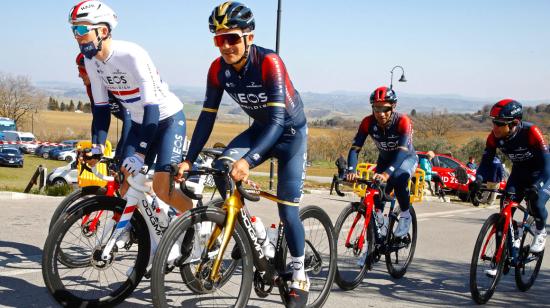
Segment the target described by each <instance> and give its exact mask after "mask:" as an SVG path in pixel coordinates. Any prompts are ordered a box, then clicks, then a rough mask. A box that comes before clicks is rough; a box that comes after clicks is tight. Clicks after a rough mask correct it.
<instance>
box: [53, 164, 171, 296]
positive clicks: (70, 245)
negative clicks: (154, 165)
mask: <svg viewBox="0 0 550 308" xmlns="http://www.w3.org/2000/svg"><path fill="white" fill-rule="evenodd" d="M176 170H177V166H172V175H174V174H175V171H176ZM171 178H172V177H171ZM147 180H148V179H147V175H146V170H145V169H142V170H141V171H140V172H139V173H138V174H136V175H135V176H129V177H128V183H129V186H130V187H129V189H128V192H127V194H126V200H125V199H121V198H118V197H114V196H105V195H96V196H91V197H89V198H86V199H84V200H82V201H80V202H78V203H77V204H75V205H74V206H72V207H71V208H70V209H68V211H66V212H65V213H64V214H62V216H61V217H60V218H59V219H58V220H57V222H56V223H55V224H54V226H53V228H52V230H51V231H50V233H49V234H48V237H47V239H46V242H45V244H44V249H43V255H42V275H43V278H44V282H45V284H46V287H47V288H48V291H49V292H50V293H51V294H52V295H53V297H54V298H55V299H56V300H57V301H58V302H59V303H60V304H61V305H63V306H113V305H115V304H118V303H120V302H122V301H123V300H124V299H125V298H126V297H127V296H129V295H130V294H131V293H132V291H133V290H134V289H135V288H136V286H137V285H138V284H139V282H140V281H141V279H142V278H143V276H144V275H145V274H146V271H147V267H148V265H149V264H150V261H152V256H153V254H154V252H155V251H156V247H157V245H158V243H159V241H160V238H161V236H162V234H163V233H164V230H165V229H166V228H167V227H168V224H169V223H170V221H171V220H172V219H173V217H176V216H177V215H176V213H175V211H174V210H173V209H170V208H169V207H168V206H167V205H166V204H164V203H162V202H158V199H157V198H156V196H155V195H154V194H153V192H152V190H151V187H150V186H148V185H147V183H146V182H147ZM171 187H172V185H171ZM90 221H93V222H94V224H95V225H94V228H90V225H89V223H88V222H90ZM61 254H63V255H66V256H67V258H68V259H69V260H71V262H70V264H65V262H63V260H64V258H62V257H60V255H61ZM172 256H173V257H172V258H173V260H172V262H175V261H176V260H177V259H178V257H180V256H181V253H180V251H178V250H174V251H173V254H172Z"/></svg>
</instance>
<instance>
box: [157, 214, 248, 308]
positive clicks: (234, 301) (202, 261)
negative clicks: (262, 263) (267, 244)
mask: <svg viewBox="0 0 550 308" xmlns="http://www.w3.org/2000/svg"><path fill="white" fill-rule="evenodd" d="M226 215H227V214H226V213H225V212H224V211H222V210H221V209H218V208H214V207H200V208H195V209H192V210H190V211H188V212H186V213H185V214H184V215H182V216H180V217H178V218H177V220H176V221H174V222H173V223H172V224H170V226H169V227H168V229H167V230H166V232H165V233H164V236H163V237H162V239H161V241H160V243H159V246H158V249H157V252H156V254H155V258H154V260H153V267H152V275H151V294H152V296H153V304H154V306H155V307H170V306H179V307H181V306H185V307H195V306H204V307H244V306H246V303H247V302H248V299H249V298H250V292H251V290H252V282H253V260H252V248H251V247H250V243H249V242H248V237H247V236H246V233H245V232H246V231H245V230H244V229H243V227H242V226H241V225H240V224H239V223H237V224H236V225H235V230H234V232H233V235H232V237H231V238H230V242H229V245H228V246H227V248H226V250H225V252H224V255H223V257H222V264H221V267H220V271H219V272H220V275H221V279H220V280H219V281H218V282H217V283H213V284H210V283H209V281H208V279H207V278H208V277H209V275H210V271H211V270H212V265H213V261H214V259H215V258H216V257H217V256H218V253H219V249H218V248H219V246H218V245H216V244H215V245H214V247H213V248H212V249H210V250H209V251H206V250H205V245H193V244H194V243H193V244H191V245H190V246H192V247H189V248H190V249H188V250H187V253H185V254H183V256H182V259H184V258H185V261H182V262H184V264H185V265H184V266H183V267H187V268H188V269H189V272H186V273H185V274H183V273H181V272H180V273H178V272H179V271H180V270H181V267H180V268H176V269H173V270H171V271H167V270H166V269H167V268H170V267H171V265H170V262H169V260H168V259H169V256H170V252H171V251H172V248H173V247H174V245H176V244H177V243H178V241H179V240H182V241H185V238H186V235H187V234H188V232H192V233H197V232H196V226H197V225H198V224H205V223H211V224H212V225H213V226H220V227H221V228H223V225H224V223H225V219H226ZM201 230H202V229H201ZM203 234H204V235H205V236H204V238H205V239H208V238H209V237H210V234H209V233H208V232H205V233H203ZM222 237H223V230H222V233H221V234H220V236H219V237H218V238H219V239H221V238H222ZM187 238H196V237H195V234H193V235H192V236H191V235H189V236H187ZM184 246H185V243H182V251H184V249H183V248H184ZM235 247H237V248H236V249H234V248H235ZM234 250H236V251H239V252H240V256H241V257H240V258H239V259H238V260H234V259H233V258H232V256H231V255H232V252H233V251H234ZM235 262H237V265H236V266H235V267H234V268H233V269H231V270H228V266H227V265H228V264H234V263H235ZM182 278H184V283H182Z"/></svg>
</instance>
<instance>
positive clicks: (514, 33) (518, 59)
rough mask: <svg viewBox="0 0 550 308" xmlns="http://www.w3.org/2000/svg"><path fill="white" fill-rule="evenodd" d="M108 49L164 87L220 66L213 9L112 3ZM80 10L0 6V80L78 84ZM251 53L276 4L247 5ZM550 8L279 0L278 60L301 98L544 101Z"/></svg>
mask: <svg viewBox="0 0 550 308" xmlns="http://www.w3.org/2000/svg"><path fill="white" fill-rule="evenodd" d="M105 2H106V3H107V4H108V5H110V6H111V7H112V8H113V9H114V10H115V11H116V12H117V14H118V16H119V26H118V27H117V29H115V31H114V33H113V36H114V38H115V39H122V40H128V41H133V42H135V43H138V44H140V45H141V46H143V47H144V48H145V49H146V50H148V51H149V53H150V54H151V57H152V58H153V61H154V62H155V63H156V65H157V67H158V69H159V71H160V73H161V75H162V76H163V78H164V79H165V80H166V81H167V82H168V83H169V84H171V85H173V86H176V85H186V86H197V87H204V83H205V80H206V72H207V70H208V67H209V65H210V63H211V62H212V60H213V59H214V58H215V57H217V56H218V52H217V49H215V48H214V47H213V44H212V38H211V34H210V32H209V31H208V26H207V18H208V15H209V13H210V12H211V10H212V8H213V7H214V6H215V5H216V4H219V3H221V1H212V0H195V1H189V0H183V1H182V0H179V1H175V0H171V1H151V0H148V1H145V0H133V1H129V0H125V1H122V0H109V1H105ZM75 3H77V1H67V0H55V1H3V3H2V8H1V10H0V25H1V26H2V30H3V31H2V32H3V33H2V43H1V45H2V47H1V49H0V71H2V72H8V73H12V74H24V75H28V76H30V77H31V78H32V80H33V81H68V82H74V83H77V82H79V80H78V79H77V73H76V69H75V66H74V64H73V63H74V58H75V55H76V53H77V51H78V49H77V45H76V43H75V41H74V39H73V37H72V35H71V33H70V31H69V25H68V23H67V16H68V12H69V9H70V7H71V6H72V5H73V4H75ZM245 3H246V4H247V5H249V6H250V7H251V8H252V10H253V12H254V14H255V16H256V25H257V30H256V43H257V44H258V45H261V46H264V47H268V48H273V49H274V48H275V24H276V5H277V1H275V0H271V1H268V0H248V1H245ZM549 20H550V1H545V0H539V1H535V0H522V1H512V0H500V1H497V0H490V1H489V0H477V1H475V0H454V1H452V0H446V1H444V0H431V1H428V0H425V1H411V0H409V1H407V0H402V1H376V2H374V1H363V0H353V1H351V0H338V1H327V0H317V1H315V0H283V19H282V32H281V56H282V58H283V60H284V62H285V63H286V65H287V68H288V70H289V72H290V76H291V79H292V80H293V82H294V85H295V86H296V88H297V89H298V90H300V91H315V92H329V91H334V90H349V91H361V92H370V91H372V90H373V89H374V88H375V87H377V86H379V85H382V84H387V83H389V70H390V69H391V68H392V67H393V66H394V65H398V64H399V65H402V66H403V67H404V68H405V71H406V76H407V79H408V80H409V82H407V83H405V84H399V87H398V88H397V89H398V90H400V91H403V92H407V93H412V94H414V93H416V94H429V95H438V94H459V95H463V96H469V97H480V98H500V97H514V98H517V99H520V100H523V99H544V98H550V93H549V92H550V91H549V89H550V85H549V82H550V26H549V24H548V21H549Z"/></svg>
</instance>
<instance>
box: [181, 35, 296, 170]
mask: <svg viewBox="0 0 550 308" xmlns="http://www.w3.org/2000/svg"><path fill="white" fill-rule="evenodd" d="M224 90H225V92H227V94H229V96H231V98H233V99H234V100H235V102H237V104H239V106H241V108H242V109H243V110H244V112H245V113H246V114H247V115H249V116H250V117H251V118H252V119H254V123H255V124H256V125H255V126H254V127H258V128H259V129H258V132H257V135H258V136H259V138H257V139H256V140H257V142H255V143H254V144H253V145H252V147H251V149H250V151H248V153H246V154H245V155H244V157H243V158H244V159H245V160H246V161H247V162H248V163H249V164H250V166H251V167H253V166H255V165H257V164H258V163H259V162H261V161H263V160H264V159H265V157H264V156H265V155H266V154H267V153H268V152H269V150H271V149H272V148H273V147H274V146H275V144H276V143H277V141H278V139H279V138H280V137H281V135H282V134H283V131H284V130H285V129H290V128H300V127H303V126H304V125H305V124H306V117H305V114H304V107H303V104H302V100H301V98H300V95H299V94H298V91H296V89H294V86H293V85H292V82H291V81H290V77H289V75H288V73H287V71H286V67H285V65H284V63H283V61H282V60H281V58H279V56H278V55H277V54H276V53H275V52H274V51H272V50H269V49H265V48H262V47H259V46H256V45H251V46H250V52H249V56H248V58H247V60H246V64H245V66H244V67H243V68H242V69H241V71H239V72H237V71H236V70H235V69H234V68H233V66H232V65H230V64H227V63H225V61H224V60H223V58H222V57H219V58H218V59H216V60H215V61H214V62H213V63H212V65H211V66H210V70H209V72H208V81H207V88H206V98H205V101H204V104H203V109H202V112H201V114H200V116H199V119H198V121H197V126H196V128H195V131H194V132H193V137H192V138H191V145H190V147H189V152H188V155H187V160H189V161H190V162H194V161H195V159H196V158H197V156H198V153H199V152H200V151H201V149H202V148H203V146H204V144H205V143H206V141H207V140H208V137H209V136H210V133H211V132H212V127H213V126H214V121H215V120H216V114H217V112H218V108H219V106H220V102H221V99H222V95H223V92H224Z"/></svg>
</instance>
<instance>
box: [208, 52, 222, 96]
mask: <svg viewBox="0 0 550 308" xmlns="http://www.w3.org/2000/svg"><path fill="white" fill-rule="evenodd" d="M221 67H222V60H221V57H219V58H217V59H216V60H214V62H212V64H211V65H210V69H209V70H208V82H209V83H211V84H212V85H213V86H215V87H218V88H219V87H220V80H219V78H218V75H219V73H220V69H221Z"/></svg>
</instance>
